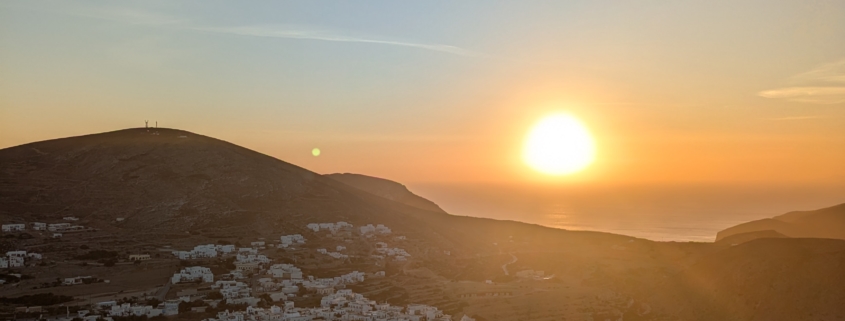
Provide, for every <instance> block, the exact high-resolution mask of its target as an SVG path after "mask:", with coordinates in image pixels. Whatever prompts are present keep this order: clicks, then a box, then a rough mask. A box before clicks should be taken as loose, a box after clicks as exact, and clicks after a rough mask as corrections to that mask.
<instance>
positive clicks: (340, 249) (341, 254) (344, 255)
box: [317, 245, 349, 259]
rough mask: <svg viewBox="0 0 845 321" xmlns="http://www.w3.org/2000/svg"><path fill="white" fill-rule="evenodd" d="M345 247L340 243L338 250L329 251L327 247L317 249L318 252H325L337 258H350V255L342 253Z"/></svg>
mask: <svg viewBox="0 0 845 321" xmlns="http://www.w3.org/2000/svg"><path fill="white" fill-rule="evenodd" d="M345 249H346V247H345V246H340V245H338V246H337V251H338V252H329V251H328V250H326V249H317V252H319V253H320V254H325V255H328V256H331V257H333V258H336V259H347V258H349V255H346V254H343V253H340V251H343V250H345Z"/></svg>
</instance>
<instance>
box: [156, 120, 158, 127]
mask: <svg viewBox="0 0 845 321" xmlns="http://www.w3.org/2000/svg"><path fill="white" fill-rule="evenodd" d="M156 128H158V120H156Z"/></svg>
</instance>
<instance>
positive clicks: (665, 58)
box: [0, 0, 845, 186]
mask: <svg viewBox="0 0 845 321" xmlns="http://www.w3.org/2000/svg"><path fill="white" fill-rule="evenodd" d="M556 112H566V113H569V114H571V115H574V116H575V117H577V118H578V119H580V120H581V121H582V122H583V124H584V125H585V126H586V127H587V128H588V130H589V131H590V133H591V134H592V136H593V137H594V140H595V142H596V159H595V162H594V163H593V164H592V165H591V166H590V167H588V168H587V169H585V170H583V171H581V172H579V173H576V174H572V175H567V176H555V177H551V176H547V175H543V174H540V173H537V172H536V171H533V170H531V169H530V168H528V167H527V166H525V164H524V163H523V162H522V160H521V158H520V153H521V146H522V144H523V141H524V139H525V135H526V134H527V133H528V132H529V130H530V128H531V126H532V124H534V123H536V122H537V121H539V120H540V119H541V118H543V117H544V116H545V115H549V114H552V113H556ZM144 120H150V121H151V123H153V122H156V121H157V122H158V125H159V126H161V127H169V128H179V129H184V130H188V131H192V132H195V133H198V134H203V135H207V136H212V137H216V138H220V139H223V140H227V141H230V142H233V143H236V144H239V145H242V146H245V147H248V148H251V149H254V150H257V151H259V152H262V153H266V154H269V155H272V156H274V157H277V158H279V159H282V160H285V161H288V162H291V163H293V164H296V165H299V166H302V167H305V168H308V169H310V170H313V171H316V172H319V173H333V172H353V173H362V174H368V175H373V176H379V177H385V178H389V179H393V180H396V181H400V182H403V183H410V184H428V183H449V182H460V183H491V184H493V183H496V184H499V183H501V184H541V185H542V184H599V185H601V184H606V185H613V184H623V185H624V184H629V185H638V184H640V185H648V184H737V185H755V184H756V185H772V184H781V185H789V184H796V185H808V186H810V185H811V186H824V185H835V184H840V185H841V183H842V182H845V166H843V164H845V2H842V1H753V0H752V1H673V2H669V1H532V2H528V3H526V2H522V1H512V2H492V1H485V2H481V1H478V2H469V1H466V2H456V1H420V2H410V1H355V2H351V1H350V2H325V1H284V2H281V1H266V2H249V3H244V2H238V3H232V2H224V1H184V2H175V1H144V2H132V1H126V2H105V1H78V2H73V3H70V2H64V1H54V2H45V1H4V2H2V3H0V148H5V147H10V146H15V145H19V144H24V143H28V142H33V141H39V140H44V139H51V138H59V137H67V136H74V135H83V134H89V133H95V132H104V131H111V130H117V129H122V128H128V127H141V126H143V125H144V123H143V122H144ZM313 148H320V150H321V151H322V152H321V154H320V156H318V157H315V156H313V155H312V153H311V150H312V149H313Z"/></svg>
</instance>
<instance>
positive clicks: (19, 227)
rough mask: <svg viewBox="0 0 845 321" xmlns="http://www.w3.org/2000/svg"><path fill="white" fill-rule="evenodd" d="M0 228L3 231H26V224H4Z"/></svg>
mask: <svg viewBox="0 0 845 321" xmlns="http://www.w3.org/2000/svg"><path fill="white" fill-rule="evenodd" d="M0 229H2V230H3V232H21V231H26V224H3V225H2V226H0Z"/></svg>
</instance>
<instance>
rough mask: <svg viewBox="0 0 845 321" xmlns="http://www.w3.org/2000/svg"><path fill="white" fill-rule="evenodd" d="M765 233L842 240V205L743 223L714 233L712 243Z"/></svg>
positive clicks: (844, 223)
mask: <svg viewBox="0 0 845 321" xmlns="http://www.w3.org/2000/svg"><path fill="white" fill-rule="evenodd" d="M767 230H771V231H775V232H777V233H780V234H783V235H785V236H788V237H816V238H832V239H845V204H839V205H836V206H832V207H828V208H823V209H818V210H813V211H794V212H789V213H786V214H783V215H778V216H775V217H773V218H767V219H762V220H756V221H751V222H747V223H743V224H740V225H737V226H733V227H730V228H727V229H725V230H722V231H719V233H718V234H716V241H721V240H722V239H724V238H727V237H730V236H732V235H737V234H743V233H749V232H759V231H767Z"/></svg>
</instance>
